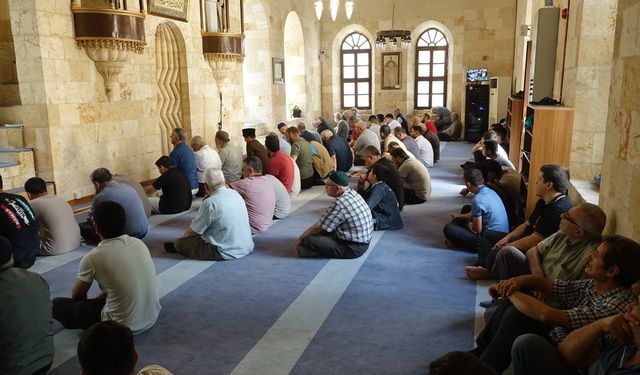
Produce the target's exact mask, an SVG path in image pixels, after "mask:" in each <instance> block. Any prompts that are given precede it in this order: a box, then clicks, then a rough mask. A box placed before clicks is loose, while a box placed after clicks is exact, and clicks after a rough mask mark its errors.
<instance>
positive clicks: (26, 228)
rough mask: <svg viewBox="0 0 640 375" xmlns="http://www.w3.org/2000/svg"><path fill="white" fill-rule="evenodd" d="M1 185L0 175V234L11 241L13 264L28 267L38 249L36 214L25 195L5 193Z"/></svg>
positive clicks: (0, 176) (34, 259)
mask: <svg viewBox="0 0 640 375" xmlns="http://www.w3.org/2000/svg"><path fill="white" fill-rule="evenodd" d="M2 187H3V186H2V175H0V236H3V237H6V238H7V239H8V240H9V242H10V243H11V246H12V248H13V261H14V264H15V266H16V267H20V268H29V267H31V266H32V265H33V263H34V262H35V261H36V256H37V255H38V251H40V238H39V236H38V222H37V221H36V214H35V212H34V211H33V208H31V206H30V205H29V202H27V199H26V198H25V197H23V196H21V195H17V194H11V193H7V192H5V191H3V190H2Z"/></svg>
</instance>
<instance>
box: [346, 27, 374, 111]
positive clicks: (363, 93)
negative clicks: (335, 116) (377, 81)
mask: <svg viewBox="0 0 640 375" xmlns="http://www.w3.org/2000/svg"><path fill="white" fill-rule="evenodd" d="M340 83H341V86H342V108H352V107H357V108H359V109H370V108H371V43H370V42H369V39H367V37H366V36H364V35H362V34H360V33H351V34H349V35H347V37H346V38H344V41H343V42H342V47H340Z"/></svg>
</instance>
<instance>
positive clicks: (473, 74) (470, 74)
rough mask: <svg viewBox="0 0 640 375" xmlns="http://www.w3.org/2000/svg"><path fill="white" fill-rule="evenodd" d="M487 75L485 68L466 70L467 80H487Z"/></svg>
mask: <svg viewBox="0 0 640 375" xmlns="http://www.w3.org/2000/svg"><path fill="white" fill-rule="evenodd" d="M488 80H489V75H488V73H487V69H469V70H467V82H482V81H488Z"/></svg>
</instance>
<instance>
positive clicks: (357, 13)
mask: <svg viewBox="0 0 640 375" xmlns="http://www.w3.org/2000/svg"><path fill="white" fill-rule="evenodd" d="M309 7H311V5H309ZM326 8H328V7H326ZM328 13H329V11H328V9H325V10H324V15H323V17H322V21H321V27H322V32H321V37H320V39H321V42H320V43H321V49H322V50H325V51H326V52H327V53H326V54H325V55H326V60H325V61H324V63H323V68H322V113H323V115H324V116H328V117H329V118H330V117H331V114H332V113H333V112H334V111H336V110H338V109H339V107H340V92H341V89H340V84H339V80H340V73H339V71H338V68H339V49H340V44H341V42H342V39H344V37H345V36H346V35H348V34H349V33H350V32H351V31H359V32H361V33H362V34H364V35H365V36H367V37H369V39H370V42H371V43H372V44H374V45H375V37H376V32H377V31H379V30H389V29H391V21H392V20H391V18H392V17H391V13H392V3H391V2H381V1H376V0H361V1H357V2H355V10H354V13H353V17H352V18H351V20H350V21H348V20H347V19H346V16H345V14H344V8H341V9H340V12H339V14H338V18H337V19H336V21H335V22H334V21H332V20H331V17H330V16H329V14H328ZM515 16H516V4H515V2H513V1H508V0H499V1H492V2H478V1H465V0H451V1H446V2H445V1H440V2H425V1H420V0H409V1H403V2H396V10H395V21H394V25H393V28H394V29H403V30H409V31H411V33H412V34H411V37H412V40H413V43H412V46H411V48H410V49H409V50H403V49H401V48H398V51H399V52H401V54H402V55H401V89H399V90H381V89H380V87H381V85H380V82H381V73H380V72H381V70H380V65H381V51H378V50H377V49H375V47H374V50H373V71H374V76H373V93H374V97H373V98H372V106H373V112H376V113H378V112H384V113H387V112H390V111H391V110H393V109H395V108H396V107H398V108H400V109H401V111H403V113H405V114H412V113H414V77H415V42H416V41H417V39H418V37H419V35H420V34H421V33H422V32H423V31H425V30H426V28H427V27H429V26H431V25H434V26H436V27H437V26H440V27H441V29H442V31H443V32H444V33H445V35H447V36H448V37H449V36H450V38H449V39H450V40H449V44H450V46H451V49H450V55H449V61H450V64H449V74H450V75H451V78H450V81H449V85H448V86H449V87H448V97H447V104H448V106H449V107H451V108H452V109H453V110H455V111H459V112H461V113H462V112H463V111H464V108H463V107H464V88H465V75H464V70H465V69H472V68H487V69H488V70H489V75H490V76H511V74H512V72H513V51H514V24H515ZM389 51H390V50H385V52H389Z"/></svg>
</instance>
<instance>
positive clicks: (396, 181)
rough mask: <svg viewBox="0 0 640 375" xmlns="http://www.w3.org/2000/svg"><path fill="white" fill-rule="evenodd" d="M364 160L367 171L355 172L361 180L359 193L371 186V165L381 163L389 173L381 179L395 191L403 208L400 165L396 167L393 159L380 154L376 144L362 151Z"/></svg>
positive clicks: (399, 205)
mask: <svg viewBox="0 0 640 375" xmlns="http://www.w3.org/2000/svg"><path fill="white" fill-rule="evenodd" d="M362 160H363V161H364V165H366V166H367V168H368V169H367V172H366V173H357V174H355V175H357V176H358V177H359V178H360V181H358V190H357V191H358V193H360V194H361V195H362V192H364V191H365V190H366V189H367V188H368V187H369V182H368V181H367V176H368V174H369V172H370V171H371V167H372V166H373V165H374V164H381V165H383V166H385V167H386V168H387V170H388V172H389V173H388V176H386V178H385V179H384V180H382V179H381V180H380V181H384V183H386V184H387V185H388V186H389V188H390V189H391V191H393V194H394V195H395V196H396V200H397V201H398V207H399V208H400V210H402V207H404V188H403V185H402V176H400V172H399V171H398V167H396V165H395V164H394V163H393V162H392V161H391V160H389V159H387V158H383V157H382V155H380V151H378V149H377V148H375V146H367V147H365V149H364V150H363V151H362Z"/></svg>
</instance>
